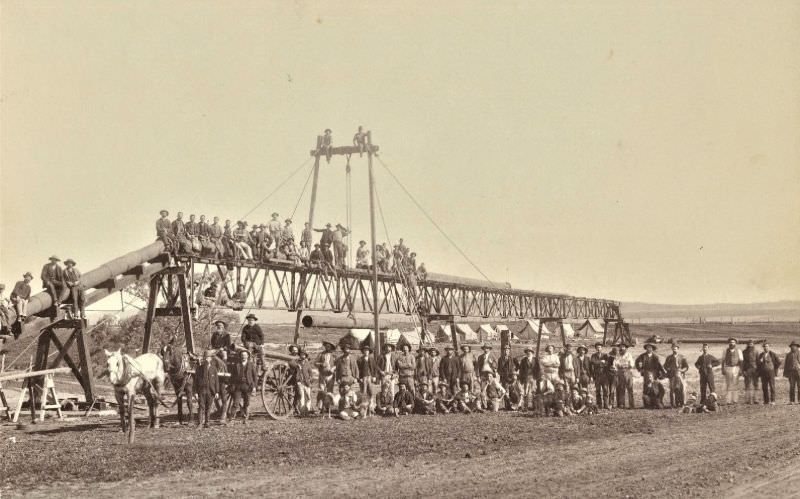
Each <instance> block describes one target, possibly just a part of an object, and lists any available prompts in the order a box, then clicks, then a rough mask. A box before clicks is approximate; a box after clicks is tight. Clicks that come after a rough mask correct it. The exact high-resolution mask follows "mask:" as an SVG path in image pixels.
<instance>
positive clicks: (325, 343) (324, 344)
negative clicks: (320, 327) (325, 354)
mask: <svg viewBox="0 0 800 499" xmlns="http://www.w3.org/2000/svg"><path fill="white" fill-rule="evenodd" d="M322 348H330V349H331V350H336V345H334V344H333V343H331V342H330V341H323V342H322Z"/></svg>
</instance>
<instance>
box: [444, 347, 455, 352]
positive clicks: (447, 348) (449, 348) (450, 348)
mask: <svg viewBox="0 0 800 499" xmlns="http://www.w3.org/2000/svg"><path fill="white" fill-rule="evenodd" d="M444 350H445V351H448V350H449V351H451V352H452V351H453V350H455V348H453V347H452V346H450V345H447V346H446V347H444Z"/></svg>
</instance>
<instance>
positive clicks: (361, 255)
mask: <svg viewBox="0 0 800 499" xmlns="http://www.w3.org/2000/svg"><path fill="white" fill-rule="evenodd" d="M356 268H357V269H362V270H369V248H367V242H366V241H364V240H363V239H362V240H361V241H359V242H358V249H357V250H356Z"/></svg>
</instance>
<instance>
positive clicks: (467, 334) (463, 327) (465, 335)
mask: <svg viewBox="0 0 800 499" xmlns="http://www.w3.org/2000/svg"><path fill="white" fill-rule="evenodd" d="M456 331H457V332H458V339H459V341H464V342H466V343H476V342H477V341H478V335H477V333H475V331H473V330H472V328H471V327H469V324H456Z"/></svg>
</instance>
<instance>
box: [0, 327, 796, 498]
mask: <svg viewBox="0 0 800 499" xmlns="http://www.w3.org/2000/svg"><path fill="white" fill-rule="evenodd" d="M658 327H659V328H662V329H660V331H661V332H657V334H661V335H662V336H665V337H673V336H678V335H677V334H672V333H673V332H674V331H675V328H674V327H671V328H668V330H665V329H663V326H658ZM681 327H689V326H681ZM697 327H702V328H704V329H711V330H710V331H702V333H701V332H695V333H694V334H697V335H699V334H703V335H704V336H705V335H708V336H715V337H723V338H724V337H727V336H728V335H729V334H732V333H733V332H735V331H731V330H730V329H729V328H726V327H718V328H716V329H713V327H708V325H697ZM665 331H666V332H667V334H664V332H665ZM752 331H758V332H759V333H763V334H762V335H764V334H767V335H768V336H769V338H770V339H771V341H773V344H774V345H775V350H776V351H778V352H779V353H780V354H783V353H784V352H785V351H786V345H787V344H788V343H789V339H790V338H793V337H797V331H798V327H797V325H793V324H790V325H787V326H784V327H781V328H776V327H775V326H773V327H772V328H771V329H766V328H762V329H759V328H755V327H750V328H749V329H748V330H747V331H739V333H741V334H739V336H746V335H748V332H752ZM634 332H635V333H636V334H637V335H640V336H643V335H650V334H654V333H653V332H652V331H644V330H642V329H640V328H636V329H635V330H634ZM684 333H687V334H688V332H684ZM682 334H683V333H682ZM722 349H723V346H722V345H719V346H715V348H714V352H713V353H715V354H719V353H721V351H722ZM640 351H641V347H636V348H635V349H634V352H635V353H637V354H638V353H639V352H640ZM698 351H699V346H697V345H685V346H684V353H685V354H686V355H687V357H689V359H690V361H693V359H694V358H695V356H696V354H697V353H698ZM658 354H659V355H661V356H662V358H663V357H664V356H665V355H666V354H667V348H666V346H664V347H663V348H659V350H658ZM690 363H691V362H690ZM719 378H721V377H718V379H719ZM687 381H688V384H689V387H690V388H689V389H690V390H691V389H695V390H696V371H695V370H694V369H693V368H692V369H691V370H690V375H689V377H688V380H687ZM721 384H722V383H718V385H721ZM719 388H721V387H718V391H719ZM637 393H638V384H637ZM777 393H778V398H777V405H776V406H762V405H758V406H748V405H737V406H726V407H723V408H722V410H721V412H719V413H716V414H705V415H694V414H692V415H684V414H679V413H678V412H677V411H675V410H670V409H665V410H659V411H650V410H644V409H635V410H614V411H610V412H604V413H602V414H599V415H596V416H578V417H570V418H561V419H558V418H536V417H532V416H529V415H527V414H520V413H503V412H501V413H499V414H476V415H471V416H464V415H448V416H435V417H434V416H428V417H425V416H408V417H402V418H373V419H370V420H367V421H351V422H344V421H338V420H323V419H321V418H319V417H312V418H303V419H293V420H289V421H285V422H275V421H269V420H267V419H266V418H265V417H264V416H263V414H262V413H261V407H260V401H258V400H257V401H256V403H255V407H256V409H257V411H256V414H255V416H254V420H253V422H252V424H250V425H248V426H244V425H242V424H241V423H236V424H229V425H228V426H226V427H222V426H212V428H210V429H206V430H202V429H197V428H195V427H194V426H179V425H178V424H177V422H176V421H175V420H174V416H167V417H166V418H165V422H164V424H163V425H162V428H161V429H159V430H150V429H147V428H146V421H145V414H144V413H140V419H139V427H138V430H137V435H136V436H137V441H136V443H135V444H134V445H132V446H128V445H127V444H126V440H125V436H124V434H122V433H121V432H120V431H119V423H118V419H117V418H116V417H113V416H91V417H89V418H87V419H83V418H74V419H72V420H70V421H67V422H58V421H53V420H48V421H46V422H45V423H44V424H38V425H35V426H28V427H27V428H26V429H24V430H17V429H15V427H14V426H13V425H9V424H4V425H0V496H2V497H19V496H26V497H68V496H69V497H85V496H92V497H96V498H102V497H112V496H113V497H119V495H120V494H124V495H125V496H130V497H165V496H179V497H183V496H200V497H210V496H222V497H241V496H245V495H256V496H267V497H298V496H312V497H319V496H329V497H330V496H333V497H363V496H366V495H371V496H374V495H376V496H383V497H412V496H422V495H424V496H436V495H438V496H444V497H466V496H470V497H482V496H488V495H495V496H501V497H506V496H508V497H541V496H557V497H581V496H584V497H675V498H678V497H748V498H749V497H767V496H769V497H772V498H774V497H793V496H794V497H798V496H800V445H798V438H797V435H798V434H800V432H798V430H800V405H791V406H790V405H787V404H786V402H787V393H788V386H787V382H786V380H784V379H782V378H781V379H779V380H778V386H777ZM637 403H638V404H639V405H641V401H640V400H637Z"/></svg>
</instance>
